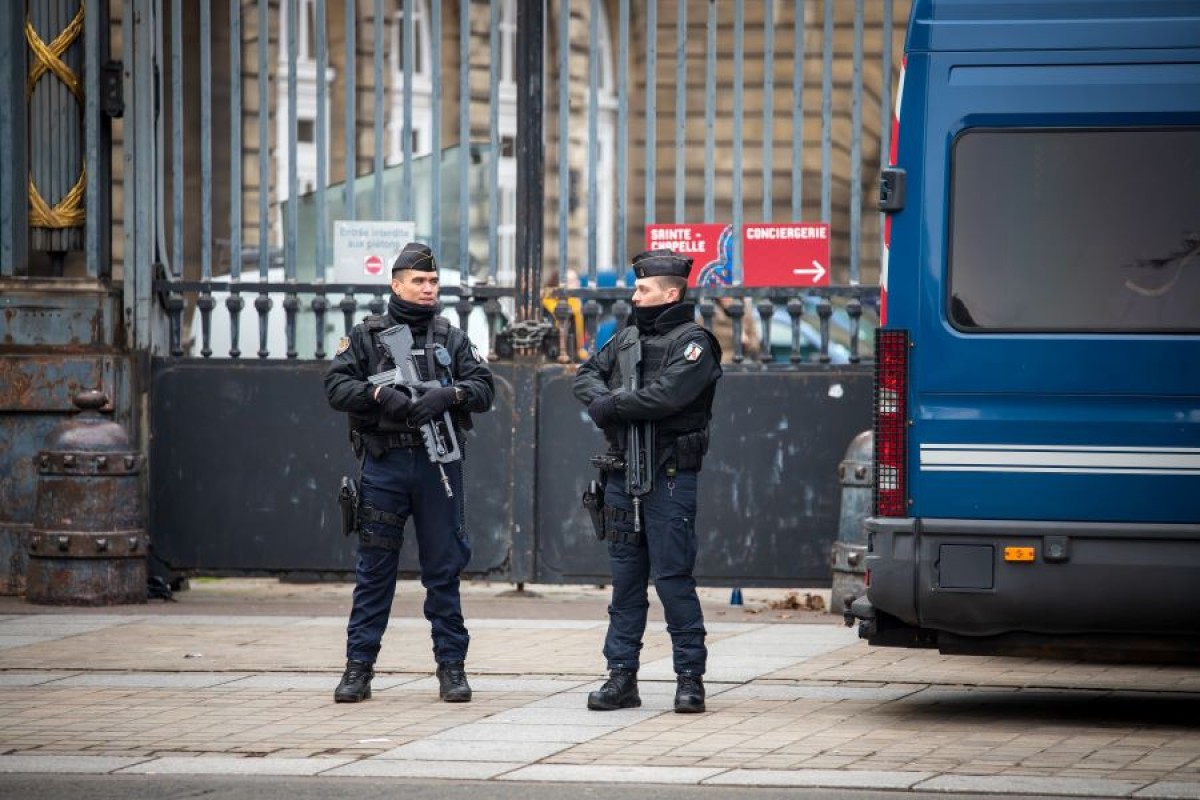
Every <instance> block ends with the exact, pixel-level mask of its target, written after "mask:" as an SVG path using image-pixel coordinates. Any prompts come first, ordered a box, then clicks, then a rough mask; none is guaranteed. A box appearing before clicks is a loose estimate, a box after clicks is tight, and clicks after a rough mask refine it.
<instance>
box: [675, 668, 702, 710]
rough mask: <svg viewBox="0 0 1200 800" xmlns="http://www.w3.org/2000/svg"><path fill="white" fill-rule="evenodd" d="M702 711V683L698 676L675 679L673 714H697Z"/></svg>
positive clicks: (683, 676)
mask: <svg viewBox="0 0 1200 800" xmlns="http://www.w3.org/2000/svg"><path fill="white" fill-rule="evenodd" d="M703 710H704V681H702V680H701V679H700V676H699V675H679V676H678V677H676V678H675V713H676V714H699V713H700V712H701V711H703Z"/></svg>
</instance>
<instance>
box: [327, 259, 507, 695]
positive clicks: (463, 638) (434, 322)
mask: <svg viewBox="0 0 1200 800" xmlns="http://www.w3.org/2000/svg"><path fill="white" fill-rule="evenodd" d="M391 288H392V297H391V298H390V300H389V303H388V309H387V313H386V314H384V315H372V316H369V317H367V318H366V319H364V320H363V322H362V323H361V324H359V325H356V326H355V327H354V330H353V331H351V333H350V336H348V337H346V338H344V339H342V341H341V342H340V343H339V345H338V348H337V354H336V355H335V356H334V359H333V363H332V365H331V366H330V368H329V371H328V372H327V373H326V374H325V390H326V392H327V394H328V396H329V405H330V406H332V407H333V408H334V409H335V410H337V411H344V412H346V413H348V414H349V416H350V428H351V441H352V442H353V444H354V447H355V453H356V454H358V455H359V456H360V457H361V458H362V478H361V484H362V486H361V492H360V495H359V505H358V510H357V516H356V520H357V524H356V526H355V529H356V530H355V533H356V534H357V536H358V563H357V567H356V585H355V587H354V605H353V608H352V609H351V611H350V622H349V625H348V626H347V642H346V659H347V660H346V671H345V673H344V674H343V675H342V680H341V683H339V684H338V686H337V689H336V690H335V691H334V695H333V696H334V700H335V701H336V702H339V703H357V702H359V701H361V700H366V699H368V698H370V696H371V679H372V678H373V677H374V669H373V665H374V663H375V658H376V656H377V655H378V653H379V645H380V641H381V640H382V638H383V633H384V630H385V629H386V628H387V623H388V615H389V613H390V612H391V608H392V598H393V596H394V595H395V592H396V574H397V569H398V565H399V557H400V543H401V537H402V535H403V529H404V524H405V521H406V520H407V519H408V518H409V517H410V516H411V517H412V518H413V523H414V528H415V529H416V536H417V551H418V555H419V560H420V564H421V583H422V584H423V585H424V587H425V618H426V619H428V620H429V622H430V623H431V625H432V633H433V655H434V659H435V661H436V662H437V678H438V684H439V696H440V697H441V698H442V699H443V700H445V701H446V702H450V703H464V702H467V701H469V700H470V699H471V687H470V685H469V684H468V683H467V676H466V672H465V670H464V662H465V660H466V655H467V644H468V641H469V637H468V635H467V629H466V626H465V625H464V624H463V615H462V604H461V601H460V599H459V573H461V572H462V570H463V568H464V567H466V565H467V562H468V561H469V560H470V558H471V546H470V542H469V540H468V539H467V533H466V530H465V528H464V526H463V473H462V467H463V462H462V461H461V460H458V461H454V462H451V463H448V464H442V465H440V466H441V467H442V468H443V469H444V470H445V475H446V478H447V479H448V483H449V486H450V489H451V492H452V494H453V496H452V497H451V496H447V494H448V493H447V491H446V487H445V485H444V484H443V478H442V473H441V471H440V470H439V465H438V464H435V463H433V462H432V461H431V460H430V457H429V454H428V453H427V452H426V450H425V446H424V441H423V439H422V437H421V435H420V430H419V427H420V426H421V425H424V424H426V423H428V422H429V421H430V420H436V419H438V418H442V416H443V414H444V413H445V412H447V411H449V412H450V415H451V418H452V419H453V421H454V427H455V429H456V431H458V432H459V433H461V431H462V430H464V429H470V427H471V417H470V414H471V413H472V412H474V413H479V412H483V411H487V410H488V409H490V408H491V406H492V397H493V394H494V385H493V382H492V374H491V371H490V370H489V369H488V368H487V364H486V362H485V360H484V359H483V357H482V356H480V354H479V351H478V350H477V349H476V348H475V347H474V346H472V344H471V341H470V339H468V338H467V335H466V334H465V333H464V332H463V331H462V330H460V329H459V328H455V327H452V326H451V325H450V324H449V322H448V321H447V320H446V319H445V318H444V317H441V316H438V315H437V294H438V272H437V264H436V263H435V262H434V258H433V253H432V252H431V251H430V249H429V247H427V246H426V245H423V244H417V243H413V244H409V245H408V246H406V247H405V248H404V250H403V251H402V252H401V253H400V255H399V257H397V259H396V261H395V263H394V264H393V265H392V284H391ZM395 325H407V326H408V327H409V329H410V330H411V332H412V334H413V340H414V341H413V348H412V353H413V354H414V355H415V356H416V358H415V359H414V360H415V361H416V362H417V364H418V367H419V370H420V373H421V379H422V380H423V381H430V380H431V379H432V380H436V381H437V382H438V383H439V384H441V385H440V386H439V387H438V388H431V389H428V390H427V391H425V392H424V393H419V394H418V393H413V392H406V391H405V390H404V389H403V388H396V387H394V386H390V385H383V386H374V385H372V384H371V383H370V382H369V381H368V380H367V379H368V377H369V376H371V375H376V374H378V373H380V372H383V371H386V370H388V369H391V368H393V367H394V366H395V365H394V364H393V363H392V361H391V360H390V358H389V356H388V354H387V352H386V349H385V348H384V347H383V346H382V345H381V344H380V342H379V339H378V336H379V334H380V333H381V332H383V331H385V330H386V329H389V328H392V327H393V326H395ZM413 394H416V396H412V395H413ZM459 443H460V448H461V446H462V439H461V436H460V438H459Z"/></svg>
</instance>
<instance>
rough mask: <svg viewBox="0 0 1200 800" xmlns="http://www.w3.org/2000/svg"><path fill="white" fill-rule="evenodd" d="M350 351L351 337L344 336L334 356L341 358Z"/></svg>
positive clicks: (339, 341)
mask: <svg viewBox="0 0 1200 800" xmlns="http://www.w3.org/2000/svg"><path fill="white" fill-rule="evenodd" d="M349 349H350V337H349V336H343V337H342V338H341V339H339V340H338V346H337V350H336V351H334V353H333V354H334V355H335V356H340V355H341V354H342V353H344V352H346V351H347V350H349Z"/></svg>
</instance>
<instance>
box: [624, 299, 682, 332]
mask: <svg viewBox="0 0 1200 800" xmlns="http://www.w3.org/2000/svg"><path fill="white" fill-rule="evenodd" d="M677 305H679V304H678V303H663V304H662V305H657V306H634V308H633V320H634V322H636V323H637V327H638V332H639V333H641V334H642V335H643V336H650V335H651V334H653V333H654V331H655V324H656V323H657V322H658V318H659V317H661V316H662V315H663V312H664V311H666V310H667V309H669V308H672V307H674V306H677Z"/></svg>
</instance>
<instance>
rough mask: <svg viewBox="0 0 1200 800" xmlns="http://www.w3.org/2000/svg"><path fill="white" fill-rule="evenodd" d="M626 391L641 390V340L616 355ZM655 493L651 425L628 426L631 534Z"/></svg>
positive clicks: (627, 487) (639, 528) (639, 527)
mask: <svg viewBox="0 0 1200 800" xmlns="http://www.w3.org/2000/svg"><path fill="white" fill-rule="evenodd" d="M617 363H618V364H619V365H620V368H621V377H622V379H623V380H624V383H625V387H626V388H627V389H628V390H629V391H631V392H636V391H637V390H638V389H640V388H642V340H641V339H640V338H636V337H635V338H634V339H633V340H632V341H631V342H627V343H625V344H624V345H623V346H622V348H621V350H620V352H619V353H617ZM653 489H654V422H653V421H651V420H645V421H642V422H630V423H629V429H628V433H627V435H626V438H625V491H627V492H628V493H629V495H630V497H632V498H633V531H634V533H641V532H642V498H643V497H645V496H646V495H648V494H650V492H651V491H652V490H653Z"/></svg>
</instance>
